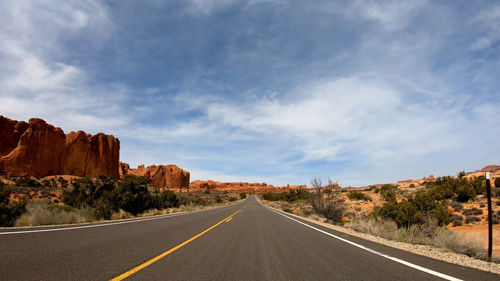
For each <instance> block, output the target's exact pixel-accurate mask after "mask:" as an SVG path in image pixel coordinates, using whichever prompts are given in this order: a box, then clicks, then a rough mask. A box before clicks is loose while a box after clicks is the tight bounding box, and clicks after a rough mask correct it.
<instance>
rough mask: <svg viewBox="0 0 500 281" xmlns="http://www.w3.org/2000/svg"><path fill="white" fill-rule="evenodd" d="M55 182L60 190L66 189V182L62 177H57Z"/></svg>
mask: <svg viewBox="0 0 500 281" xmlns="http://www.w3.org/2000/svg"><path fill="white" fill-rule="evenodd" d="M57 181H59V184H60V185H61V188H66V187H68V181H67V180H66V179H64V178H63V177H58V178H57Z"/></svg>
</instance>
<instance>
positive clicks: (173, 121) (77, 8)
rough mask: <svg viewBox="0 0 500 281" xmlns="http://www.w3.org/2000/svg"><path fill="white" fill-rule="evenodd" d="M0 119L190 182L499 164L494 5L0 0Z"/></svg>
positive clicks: (373, 176) (380, 177)
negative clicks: (33, 124)
mask: <svg viewBox="0 0 500 281" xmlns="http://www.w3.org/2000/svg"><path fill="white" fill-rule="evenodd" d="M0 44H1V48H0V62H1V64H0V88H1V89H2V90H1V91H0V114H2V115H5V116H7V117H10V118H13V119H18V120H28V119H29V118H31V117H40V118H44V119H45V120H46V121H47V122H49V123H52V124H55V125H56V126H60V127H61V128H63V129H64V130H65V132H69V131H72V130H79V129H82V130H85V131H87V132H90V133H97V132H105V133H109V134H113V135H115V136H116V137H118V138H119V139H120V141H121V153H120V158H121V160H122V161H124V162H127V163H130V164H131V166H137V165H139V164H142V163H144V164H146V165H150V164H170V163H174V164H177V165H178V166H180V167H182V168H184V169H186V170H188V171H190V172H191V179H192V180H194V179H213V180H220V181H236V180H237V181H240V180H241V181H252V182H254V181H265V182H267V183H270V184H275V185H283V184H287V183H290V184H307V183H309V181H310V179H311V178H312V177H322V178H324V179H326V178H328V177H330V178H331V179H332V180H334V181H338V182H339V183H340V184H341V185H343V186H347V185H353V186H360V185H367V184H374V183H384V182H394V181H396V180H400V179H408V178H421V177H424V176H428V175H430V174H434V175H436V176H441V175H454V174H456V173H457V172H459V171H461V170H475V169H479V168H482V167H483V166H485V165H488V164H495V163H496V164H499V156H500V145H499V142H498V140H499V128H500V121H499V120H500V118H499V112H500V90H499V89H500V88H499V86H500V79H499V77H500V52H499V51H500V4H499V3H498V2H495V1H433V2H430V1H280V0H269V1H265V0H249V1H244V0H238V1H236V0H235V1H232V0H220V1H209V0H192V1H105V2H104V1H17V0H16V1H2V3H1V4H0Z"/></svg>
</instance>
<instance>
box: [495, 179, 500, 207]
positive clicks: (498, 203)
mask: <svg viewBox="0 0 500 281" xmlns="http://www.w3.org/2000/svg"><path fill="white" fill-rule="evenodd" d="M499 179H500V178H499ZM495 205H497V206H500V200H499V201H495Z"/></svg>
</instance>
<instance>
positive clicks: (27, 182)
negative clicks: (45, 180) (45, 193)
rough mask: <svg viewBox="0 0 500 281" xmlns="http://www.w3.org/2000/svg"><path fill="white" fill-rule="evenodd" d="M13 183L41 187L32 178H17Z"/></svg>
mask: <svg viewBox="0 0 500 281" xmlns="http://www.w3.org/2000/svg"><path fill="white" fill-rule="evenodd" d="M14 184H15V185H16V186H19V187H32V188H34V189H38V188H40V187H42V185H41V184H40V183H39V182H38V181H37V180H35V179H32V178H17V179H16V180H15V182H14Z"/></svg>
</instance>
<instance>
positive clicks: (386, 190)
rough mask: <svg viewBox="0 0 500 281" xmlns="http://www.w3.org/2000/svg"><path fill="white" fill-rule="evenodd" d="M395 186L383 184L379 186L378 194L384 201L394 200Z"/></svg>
mask: <svg viewBox="0 0 500 281" xmlns="http://www.w3.org/2000/svg"><path fill="white" fill-rule="evenodd" d="M396 190H397V188H396V187H395V186H394V185H392V184H384V185H383V186H382V187H380V194H381V195H382V198H384V200H385V201H396Z"/></svg>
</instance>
